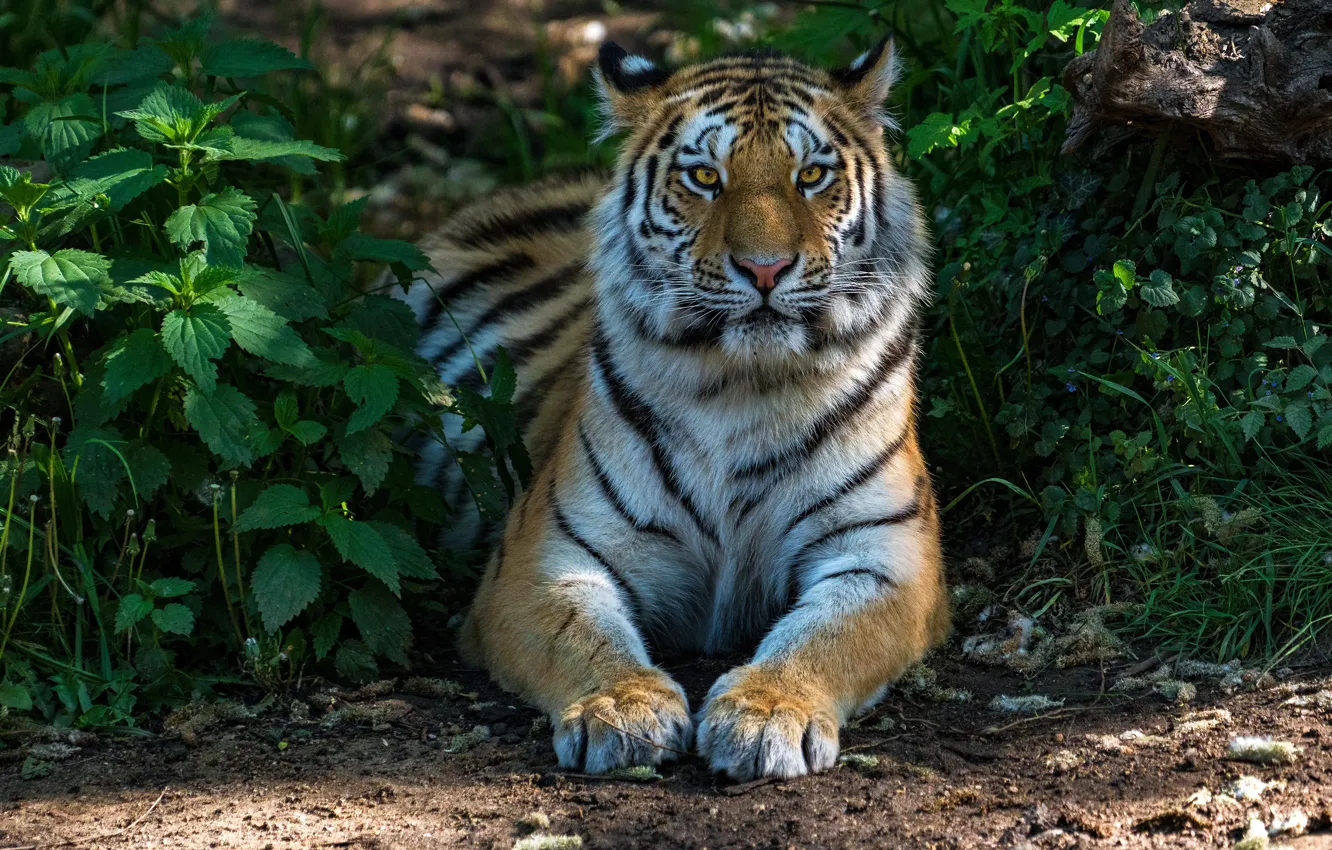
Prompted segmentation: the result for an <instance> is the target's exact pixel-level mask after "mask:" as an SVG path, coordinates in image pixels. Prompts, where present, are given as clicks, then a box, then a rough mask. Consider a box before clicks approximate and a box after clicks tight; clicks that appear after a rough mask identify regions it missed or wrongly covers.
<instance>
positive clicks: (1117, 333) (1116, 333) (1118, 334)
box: [1115, 331, 1124, 336]
mask: <svg viewBox="0 0 1332 850" xmlns="http://www.w3.org/2000/svg"><path fill="white" fill-rule="evenodd" d="M1123 335H1124V332H1123V331H1115V336H1123Z"/></svg>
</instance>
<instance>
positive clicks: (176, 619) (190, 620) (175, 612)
mask: <svg viewBox="0 0 1332 850" xmlns="http://www.w3.org/2000/svg"><path fill="white" fill-rule="evenodd" d="M153 623H154V624H155V625H156V626H157V627H158V628H159V629H161V630H162V631H164V632H167V633H168V634H173V635H188V634H189V633H190V632H192V631H194V612H193V611H191V610H190V609H189V608H186V607H185V606H184V605H181V604H180V603H179V602H172V603H171V604H170V605H167V606H166V607H164V608H158V609H157V610H155V611H153Z"/></svg>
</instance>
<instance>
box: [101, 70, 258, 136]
mask: <svg viewBox="0 0 1332 850" xmlns="http://www.w3.org/2000/svg"><path fill="white" fill-rule="evenodd" d="M239 99H240V95H239V94H235V95H232V96H231V97H228V98H226V99H224V100H220V101H217V102H216V103H204V102H203V101H202V100H200V99H199V98H198V97H196V96H195V95H194V93H193V92H191V91H188V90H187V89H185V88H184V87H182V86H180V85H172V84H170V83H165V82H159V83H158V84H157V86H156V87H155V88H154V89H153V90H152V91H150V92H148V94H147V95H145V96H144V98H143V100H142V101H141V102H140V103H139V106H138V108H137V109H129V110H124V111H122V112H117V113H116V114H117V115H119V116H120V117H121V118H128V119H130V120H132V121H133V122H134V129H135V130H137V131H138V133H139V135H140V136H142V137H143V138H145V139H147V140H148V141H150V142H161V143H169V144H176V145H184V146H189V145H191V144H192V143H193V142H194V141H195V140H196V139H197V138H198V137H199V135H200V134H201V133H202V132H203V131H204V129H205V128H206V127H207V126H208V125H209V123H211V122H212V120H213V119H214V118H216V117H217V116H218V115H220V114H222V113H223V112H225V111H226V110H227V109H229V108H231V106H232V105H234V104H235V103H236V101H237V100H239Z"/></svg>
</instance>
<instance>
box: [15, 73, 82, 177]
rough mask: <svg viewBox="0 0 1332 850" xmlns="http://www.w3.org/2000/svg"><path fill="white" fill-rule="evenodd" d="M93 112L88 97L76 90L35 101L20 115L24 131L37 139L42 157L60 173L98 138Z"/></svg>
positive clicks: (67, 168)
mask: <svg viewBox="0 0 1332 850" xmlns="http://www.w3.org/2000/svg"><path fill="white" fill-rule="evenodd" d="M97 115H98V110H97V109H96V108H95V107H94V106H93V102H92V98H91V97H89V96H88V95H86V94H83V93H79V94H72V95H69V96H68V97H62V98H61V99H59V100H55V101H46V102H43V103H39V104H37V105H36V106H34V107H33V108H32V109H29V110H28V114H27V115H25V116H24V117H23V124H24V126H25V127H26V128H27V130H28V135H30V136H32V137H33V138H35V139H37V140H38V141H39V142H40V143H41V146H42V155H43V157H44V158H45V159H46V160H47V161H48V162H50V163H51V165H52V167H53V168H55V170H56V171H57V172H59V173H62V174H63V173H65V172H66V171H68V170H69V169H70V167H72V166H73V165H75V164H76V163H78V162H79V161H80V160H82V159H83V158H84V157H85V156H87V155H88V151H90V150H92V146H93V142H95V141H97V139H99V138H101V135H102V124H101V121H99V120H97V117H96V116H97Z"/></svg>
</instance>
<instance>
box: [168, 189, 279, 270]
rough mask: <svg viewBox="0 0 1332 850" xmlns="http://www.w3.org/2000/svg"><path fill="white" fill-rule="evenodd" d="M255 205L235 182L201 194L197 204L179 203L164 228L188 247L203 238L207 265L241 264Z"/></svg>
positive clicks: (173, 240)
mask: <svg viewBox="0 0 1332 850" xmlns="http://www.w3.org/2000/svg"><path fill="white" fill-rule="evenodd" d="M257 208H258V205H257V204H256V203H255V202H254V199H252V198H251V197H250V196H249V195H246V194H245V193H244V192H242V191H241V190H239V189H237V188H235V187H234V186H228V187H227V188H226V189H223V190H222V191H221V192H215V193H212V194H208V195H204V196H203V198H201V199H200V200H199V203H197V204H190V205H189V206H185V207H181V208H180V209H178V210H176V211H175V212H174V213H172V214H171V215H170V216H169V217H168V218H167V220H166V232H167V235H168V236H169V237H170V238H171V241H172V242H175V243H176V244H177V245H179V246H180V247H181V248H183V249H186V250H188V249H189V248H190V246H192V245H194V244H195V243H196V242H202V243H203V245H204V250H205V252H206V259H207V261H208V264H209V265H216V266H230V267H232V268H240V267H241V266H243V265H244V264H245V247H246V244H247V243H248V242H249V238H250V232H251V231H252V230H253V229H254V222H255V219H256V218H257V216H256V215H255V210H256V209H257Z"/></svg>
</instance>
